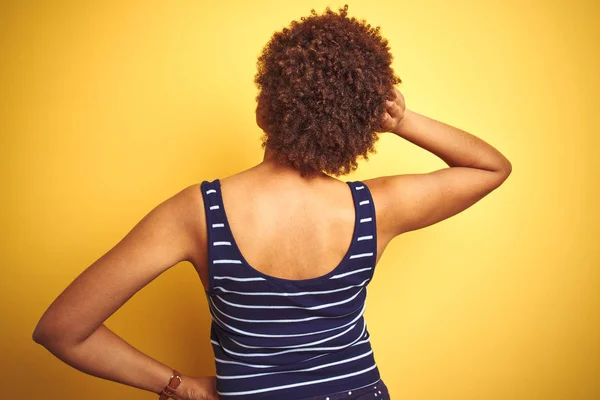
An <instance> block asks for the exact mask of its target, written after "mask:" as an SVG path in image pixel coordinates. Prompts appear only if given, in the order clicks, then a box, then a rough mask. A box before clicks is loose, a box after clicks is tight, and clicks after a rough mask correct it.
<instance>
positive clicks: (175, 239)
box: [33, 185, 202, 393]
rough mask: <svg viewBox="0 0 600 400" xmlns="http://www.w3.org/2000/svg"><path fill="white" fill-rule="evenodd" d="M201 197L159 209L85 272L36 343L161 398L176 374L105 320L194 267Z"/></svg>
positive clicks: (53, 309) (179, 197) (188, 192)
mask: <svg viewBox="0 0 600 400" xmlns="http://www.w3.org/2000/svg"><path fill="white" fill-rule="evenodd" d="M194 191H197V192H199V188H198V185H193V186H190V187H188V188H186V189H183V190H182V191H180V192H179V193H177V194H175V195H174V196H172V197H171V198H169V199H167V200H165V201H164V202H163V203H161V204H159V205H158V206H156V207H155V208H154V209H153V210H151V211H150V212H149V213H148V214H147V215H146V216H145V217H144V218H142V220H141V221H140V222H138V223H137V224H136V225H135V226H134V227H133V229H132V230H131V231H130V232H129V233H128V234H127V235H126V236H125V237H124V238H123V239H122V240H121V241H120V242H118V243H117V244H116V245H115V246H114V247H113V248H112V249H110V250H109V251H108V252H107V253H106V254H104V255H103V256H102V257H100V258H99V259H98V260H97V261H95V262H94V263H93V264H92V265H90V266H89V267H88V268H87V269H86V270H84V271H83V272H82V273H81V274H80V275H79V276H78V277H77V278H76V279H75V280H74V281H73V282H72V283H71V284H70V285H69V286H68V287H67V288H66V289H65V290H64V291H63V292H62V293H61V294H60V296H58V298H57V299H56V300H54V302H53V303H52V304H51V305H50V307H49V308H48V309H47V310H46V312H45V313H44V315H43V316H42V317H41V319H40V321H39V322H38V324H37V326H36V328H35V330H34V332H33V340H35V341H36V342H37V343H39V344H41V345H43V346H44V347H45V348H47V349H48V350H49V351H50V352H51V353H52V354H54V355H55V356H56V357H58V358H59V359H61V360H62V361H64V362H66V363H67V364H69V365H71V366H73V367H74V368H76V369H78V370H80V371H82V372H85V373H88V374H90V375H94V376H97V377H100V378H104V379H109V380H112V381H115V382H120V383H123V384H126V385H129V386H134V387H137V388H140V389H144V390H148V391H151V392H154V393H160V392H161V391H162V389H163V388H164V387H165V386H166V385H167V383H168V382H169V379H170V377H171V374H172V371H173V368H171V367H169V366H167V365H165V364H162V363H160V362H159V361H157V360H155V359H154V358H152V357H150V356H148V355H146V354H144V353H142V352H140V351H139V350H137V349H135V348H134V347H133V346H131V345H130V344H128V343H127V342H126V341H124V340H123V339H121V338H120V337H119V336H117V335H116V334H115V333H113V332H112V331H111V330H110V329H108V328H107V327H106V325H104V321H105V320H106V319H107V318H108V317H110V316H111V315H112V314H113V313H114V312H115V311H116V310H117V309H119V308H120V307H121V306H122V305H123V304H124V303H125V302H126V301H127V300H129V299H130V298H131V297H132V296H133V295H134V294H135V293H136V292H137V291H139V290H140V289H141V288H143V287H144V286H146V285H147V284H148V283H150V282H151V281H152V280H153V279H155V278H156V277H158V276H159V275H160V274H161V273H163V272H164V271H166V270H167V269H169V268H170V267H172V266H174V265H176V264H177V263H179V262H181V261H191V259H192V254H193V248H194V247H193V246H194V234H193V232H192V224H191V222H190V221H191V220H193V218H191V216H190V212H192V211H191V210H193V208H192V206H193V203H194V201H193V199H197V197H196V196H197V193H195V192H194ZM196 205H197V204H196ZM200 206H202V205H200ZM200 209H201V208H200ZM159 323H160V322H159ZM183 381H184V382H182V384H181V386H180V388H181V390H183V388H182V386H183V385H184V383H185V381H186V379H185V378H184V379H183ZM177 392H178V393H179V392H180V389H178V390H177Z"/></svg>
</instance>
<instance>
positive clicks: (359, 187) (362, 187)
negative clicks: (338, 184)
mask: <svg viewBox="0 0 600 400" xmlns="http://www.w3.org/2000/svg"><path fill="white" fill-rule="evenodd" d="M364 188H365V187H364V186H357V187H356V190H360V189H364Z"/></svg>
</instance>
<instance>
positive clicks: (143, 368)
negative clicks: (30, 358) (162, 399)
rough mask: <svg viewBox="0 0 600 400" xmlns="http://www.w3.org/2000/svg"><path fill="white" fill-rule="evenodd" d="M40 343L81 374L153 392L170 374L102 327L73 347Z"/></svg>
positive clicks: (163, 384) (164, 383) (63, 344)
mask: <svg viewBox="0 0 600 400" xmlns="http://www.w3.org/2000/svg"><path fill="white" fill-rule="evenodd" d="M40 343H41V344H42V345H43V346H44V347H46V348H47V349H48V350H49V351H50V352H51V353H52V354H54V355H55V356H56V357H58V358H59V359H61V360H62V361H64V362H65V363H67V364H69V365H71V366H72V367H74V368H76V369H78V370H80V371H82V372H85V373H87V374H90V375H93V376H97V377H99V378H104V379H108V380H111V381H115V382H119V383H123V384H125V385H129V386H133V387H136V388H139V389H143V390H148V391H151V392H154V393H160V392H161V391H162V389H163V388H164V387H165V386H166V385H167V383H168V382H169V378H170V377H171V374H172V372H173V369H172V368H170V367H168V366H167V365H165V364H162V363H160V362H159V361H157V360H155V359H154V358H152V357H150V356H148V355H146V354H144V353H142V352H140V351H139V350H137V349H136V348H134V347H133V346H131V345H130V344H129V343H127V342H126V341H124V340H123V339H122V338H120V337H119V336H118V335H116V334H115V333H114V332H112V331H111V330H110V329H108V327H106V326H105V325H104V324H102V325H100V327H99V328H98V329H97V330H96V331H94V333H92V334H91V335H90V336H89V337H88V338H87V339H85V340H84V341H82V342H80V343H77V344H65V343H60V342H59V341H58V340H46V341H41V342H40ZM157 397H158V396H157Z"/></svg>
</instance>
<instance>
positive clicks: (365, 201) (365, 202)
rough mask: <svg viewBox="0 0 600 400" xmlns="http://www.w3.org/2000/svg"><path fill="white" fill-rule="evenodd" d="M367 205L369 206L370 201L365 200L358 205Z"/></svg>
mask: <svg viewBox="0 0 600 400" xmlns="http://www.w3.org/2000/svg"><path fill="white" fill-rule="evenodd" d="M365 204H369V200H363V201H361V202H360V203H358V205H360V206H364V205H365Z"/></svg>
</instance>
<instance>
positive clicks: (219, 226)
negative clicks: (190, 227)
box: [212, 221, 362, 228]
mask: <svg viewBox="0 0 600 400" xmlns="http://www.w3.org/2000/svg"><path fill="white" fill-rule="evenodd" d="M360 222H362V221H360ZM224 226H225V224H212V227H213V228H223V227H224Z"/></svg>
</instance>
